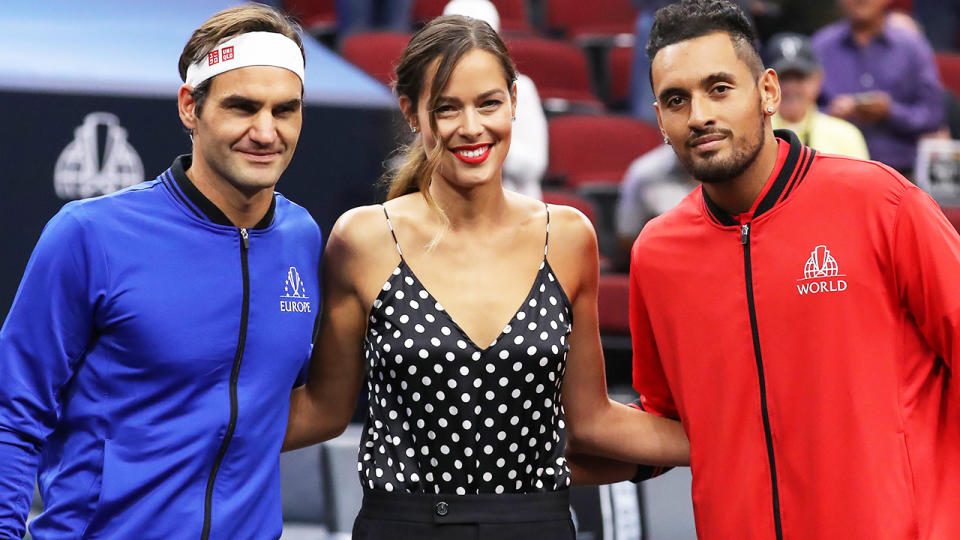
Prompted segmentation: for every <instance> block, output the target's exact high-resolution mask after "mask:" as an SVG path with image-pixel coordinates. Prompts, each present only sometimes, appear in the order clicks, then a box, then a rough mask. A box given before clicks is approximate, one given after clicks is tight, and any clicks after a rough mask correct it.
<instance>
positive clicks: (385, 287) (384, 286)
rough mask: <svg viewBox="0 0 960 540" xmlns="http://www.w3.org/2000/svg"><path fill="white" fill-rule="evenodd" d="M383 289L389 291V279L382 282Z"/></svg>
mask: <svg viewBox="0 0 960 540" xmlns="http://www.w3.org/2000/svg"><path fill="white" fill-rule="evenodd" d="M383 290H385V291H389V290H390V282H389V281H388V282H386V283H384V284H383Z"/></svg>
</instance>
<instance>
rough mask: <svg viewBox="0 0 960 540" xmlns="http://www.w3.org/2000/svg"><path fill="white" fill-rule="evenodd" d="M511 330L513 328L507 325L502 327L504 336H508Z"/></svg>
mask: <svg viewBox="0 0 960 540" xmlns="http://www.w3.org/2000/svg"><path fill="white" fill-rule="evenodd" d="M512 330H513V327H512V326H510V325H509V324H508V325H506V326H504V327H503V333H504V334H509V333H510V332H511V331H512Z"/></svg>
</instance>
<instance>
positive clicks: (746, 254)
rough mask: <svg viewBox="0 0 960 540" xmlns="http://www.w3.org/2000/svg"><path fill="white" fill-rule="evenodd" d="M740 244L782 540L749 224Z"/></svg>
mask: <svg viewBox="0 0 960 540" xmlns="http://www.w3.org/2000/svg"><path fill="white" fill-rule="evenodd" d="M740 243H741V244H743V269H744V274H745V275H746V279H747V306H748V308H749V309H750V329H751V330H752V331H753V354H754V356H755V357H756V360H757V376H758V378H759V380H760V411H761V413H762V415H763V432H764V435H765V436H766V439H767V459H768V460H769V461H770V484H771V486H772V488H773V489H772V491H773V523H774V527H775V528H776V533H777V540H783V527H782V525H781V523H780V493H779V489H778V488H777V463H776V460H775V459H774V457H773V436H772V435H771V433H770V413H769V412H768V411H767V383H766V379H765V378H764V376H763V358H762V356H761V354H760V332H759V331H758V330H757V308H756V305H755V304H754V302H753V271H752V269H751V266H750V224H749V223H744V224H743V225H741V226H740Z"/></svg>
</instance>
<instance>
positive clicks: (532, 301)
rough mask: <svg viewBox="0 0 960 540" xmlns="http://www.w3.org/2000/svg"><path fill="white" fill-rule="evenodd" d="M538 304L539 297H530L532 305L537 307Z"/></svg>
mask: <svg viewBox="0 0 960 540" xmlns="http://www.w3.org/2000/svg"><path fill="white" fill-rule="evenodd" d="M536 305H537V299H536V298H531V299H530V307H536Z"/></svg>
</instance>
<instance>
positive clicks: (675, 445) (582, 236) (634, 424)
mask: <svg viewBox="0 0 960 540" xmlns="http://www.w3.org/2000/svg"><path fill="white" fill-rule="evenodd" d="M552 208H554V209H555V210H554V212H553V214H552V215H556V217H557V218H558V219H557V221H558V225H559V226H558V227H557V234H556V237H558V238H561V240H559V241H557V242H556V243H551V246H550V247H551V254H552V255H553V257H551V265H552V266H553V267H554V268H555V269H556V270H557V275H558V277H559V278H560V282H561V284H563V286H564V289H565V290H566V291H567V292H568V296H569V298H570V301H571V303H572V304H573V330H572V332H571V334H570V338H569V340H570V351H569V352H568V354H567V370H566V375H565V376H564V381H563V395H562V400H563V406H564V409H565V411H566V419H567V428H568V434H567V436H568V439H567V453H568V455H574V456H578V455H584V454H586V455H596V456H601V457H606V458H611V459H613V460H617V461H621V462H625V463H644V464H648V465H657V466H673V465H687V464H689V461H690V445H689V442H688V441H687V437H686V434H685V432H684V430H683V427H682V426H681V424H680V422H678V421H676V420H671V419H668V418H662V417H660V416H656V415H654V414H650V413H647V412H644V411H641V410H636V409H633V408H631V407H628V406H626V405H622V404H620V403H616V402H615V401H613V400H611V399H610V398H609V397H608V395H607V384H606V374H605V370H604V364H603V349H602V347H601V344H600V330H599V323H598V315H597V287H598V263H597V257H598V254H597V239H596V235H595V234H594V232H593V227H592V226H591V225H590V223H589V221H587V219H586V218H585V217H584V216H583V215H582V214H580V213H579V212H577V211H576V210H573V209H570V208H565V207H552ZM575 459H576V458H575ZM614 470H617V467H616V466H614ZM620 470H621V472H619V473H616V474H619V475H620V477H621V478H620V479H622V475H623V474H624V472H623V471H625V468H623V467H620ZM633 472H636V468H635V467H634V470H633ZM632 476H633V474H631V475H630V476H629V477H632ZM629 477H628V478H629Z"/></svg>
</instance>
